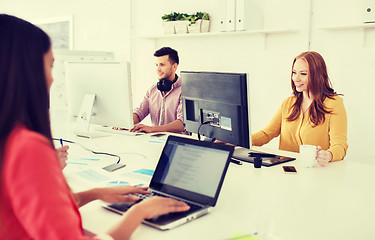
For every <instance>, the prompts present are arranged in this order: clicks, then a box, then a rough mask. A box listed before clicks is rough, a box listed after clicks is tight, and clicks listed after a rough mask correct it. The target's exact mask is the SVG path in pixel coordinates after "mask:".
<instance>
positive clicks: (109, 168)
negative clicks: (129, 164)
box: [103, 163, 126, 172]
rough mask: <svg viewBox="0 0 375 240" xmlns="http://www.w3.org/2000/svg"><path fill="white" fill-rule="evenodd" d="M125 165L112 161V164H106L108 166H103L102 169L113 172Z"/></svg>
mask: <svg viewBox="0 0 375 240" xmlns="http://www.w3.org/2000/svg"><path fill="white" fill-rule="evenodd" d="M125 166H126V164H122V163H114V164H111V165H108V166H106V167H104V168H103V169H104V170H107V171H108V172H113V171H116V170H118V169H120V168H123V167H125Z"/></svg>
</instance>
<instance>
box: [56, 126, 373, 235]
mask: <svg viewBox="0 0 375 240" xmlns="http://www.w3.org/2000/svg"><path fill="white" fill-rule="evenodd" d="M59 129H60V130H59ZM65 130H66V129H65ZM65 130H64V128H58V129H57V130H56V128H55V130H54V136H55V137H60V136H57V135H56V134H59V133H58V131H65ZM61 134H63V133H61ZM69 136H70V137H71V135H69V134H67V135H65V136H64V137H69ZM75 140H77V138H75ZM80 141H81V142H83V143H85V144H87V146H88V145H90V144H93V143H94V144H95V145H96V146H100V147H101V148H107V149H108V150H107V151H108V152H111V151H114V152H116V151H121V152H140V153H142V154H144V155H145V156H146V158H142V157H139V156H137V155H134V158H130V159H126V160H125V161H126V163H127V167H126V168H124V169H123V170H121V171H126V170H129V169H136V168H143V167H144V168H149V169H153V168H155V166H156V163H157V160H158V158H159V154H160V152H161V149H162V146H163V144H161V143H159V144H158V143H152V142H149V141H150V137H149V136H137V137H127V136H118V135H116V136H113V137H109V138H101V139H99V138H98V139H94V140H92V141H91V142H90V141H89V140H87V139H86V140H82V139H81V140H80ZM74 154H75V153H74V149H72V152H70V155H71V156H74ZM79 154H82V153H79ZM129 156H130V155H129ZM103 164H104V165H106V164H108V162H106V163H103ZM284 165H294V166H295V167H296V168H297V171H298V173H297V174H295V175H291V174H285V173H284V172H283V170H282V167H281V166H282V165H277V166H273V167H269V168H267V167H262V168H260V169H255V168H254V167H253V165H252V164H247V163H245V164H244V165H235V164H230V167H229V169H228V172H227V175H226V178H225V181H224V184H223V187H222V190H221V194H220V197H219V200H218V203H217V205H216V207H215V208H214V211H213V212H212V213H210V214H208V215H206V216H203V217H201V218H199V219H197V220H195V221H192V222H190V223H188V224H185V225H182V226H180V227H178V228H176V229H173V230H169V231H164V232H163V231H159V230H156V229H153V228H151V227H148V226H146V225H141V226H140V227H139V228H138V229H137V230H136V231H135V232H134V234H133V235H132V239H229V238H231V237H233V236H234V235H235V234H236V233H237V232H240V233H244V234H248V233H253V232H268V238H263V239H280V240H281V239H282V240H294V239H295V240H301V239H303V240H309V239H311V240H312V239H314V240H316V239H320V240H321V239H329V240H336V239H340V240H342V239H348V240H352V239H361V240H362V239H375V227H374V226H373V225H374V217H375V205H374V204H375V190H374V184H375V165H367V164H364V163H357V162H351V161H349V160H344V161H340V162H335V163H331V164H329V166H328V167H324V168H302V167H300V165H299V162H298V160H297V161H293V162H289V163H286V164H284ZM119 171H120V170H119ZM67 174H69V173H67ZM73 185H74V183H73ZM73 189H76V188H75V187H74V186H73ZM101 204H102V203H101V202H100V201H95V202H92V203H89V204H88V205H86V206H84V207H82V208H81V209H80V211H81V214H82V219H83V226H84V228H86V229H88V230H90V231H92V232H95V233H100V232H104V231H106V230H107V229H109V228H110V227H111V226H113V225H114V224H115V223H116V222H117V221H118V220H119V218H120V216H119V215H117V214H115V213H112V212H109V211H107V210H105V209H103V208H102V207H101Z"/></svg>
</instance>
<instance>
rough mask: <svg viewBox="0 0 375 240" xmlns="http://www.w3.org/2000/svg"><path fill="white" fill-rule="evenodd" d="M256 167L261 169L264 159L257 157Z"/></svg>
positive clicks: (255, 160)
mask: <svg viewBox="0 0 375 240" xmlns="http://www.w3.org/2000/svg"><path fill="white" fill-rule="evenodd" d="M254 167H255V168H261V167H262V158H261V157H259V156H257V157H255V159H254Z"/></svg>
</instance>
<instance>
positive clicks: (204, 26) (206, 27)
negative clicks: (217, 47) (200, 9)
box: [197, 19, 210, 32]
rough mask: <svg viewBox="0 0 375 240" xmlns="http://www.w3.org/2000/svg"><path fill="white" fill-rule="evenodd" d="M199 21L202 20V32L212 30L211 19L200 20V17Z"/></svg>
mask: <svg viewBox="0 0 375 240" xmlns="http://www.w3.org/2000/svg"><path fill="white" fill-rule="evenodd" d="M198 21H202V25H201V32H209V31H210V20H200V19H199V20H198ZM198 21H197V22H198Z"/></svg>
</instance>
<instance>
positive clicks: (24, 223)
mask: <svg viewBox="0 0 375 240" xmlns="http://www.w3.org/2000/svg"><path fill="white" fill-rule="evenodd" d="M0 36H1V37H0V178H1V181H0V186H1V187H0V206H1V208H0V239H88V238H89V237H86V236H84V234H83V229H82V223H81V217H80V214H79V211H78V207H79V206H82V205H84V204H86V203H88V202H90V201H93V200H95V199H101V200H104V201H107V202H123V201H136V200H138V198H137V197H134V196H128V194H131V193H147V191H146V188H141V187H132V186H123V187H117V188H116V187H115V188H96V189H92V190H88V191H85V192H81V193H77V194H72V193H71V191H70V189H69V187H68V185H67V183H66V181H65V179H64V176H63V174H62V170H61V165H60V163H59V160H58V157H57V154H56V151H55V150H54V148H53V142H52V138H51V129H50V125H49V124H50V122H49V96H48V95H49V88H50V86H51V84H52V82H53V79H52V73H51V70H52V65H53V61H54V59H53V54H52V50H51V43H50V39H49V37H48V36H47V34H46V33H44V32H43V31H42V30H41V29H39V28H37V27H36V26H34V25H32V24H30V23H28V22H26V21H24V20H22V19H19V18H16V17H13V16H9V15H5V14H0ZM188 209H189V207H188V206H187V205H186V204H185V203H182V202H179V201H176V200H173V199H168V198H159V197H157V198H150V199H148V200H144V201H142V202H140V203H139V204H137V205H135V206H133V207H132V208H130V209H129V211H128V213H127V214H126V215H124V216H123V218H122V220H121V221H120V222H119V224H117V226H115V227H113V229H111V230H110V231H109V232H108V234H107V235H104V236H103V237H105V238H106V239H112V238H113V239H128V238H129V237H130V235H131V233H132V232H133V231H134V230H135V228H136V227H137V226H138V225H139V224H140V223H141V222H142V221H143V219H146V218H153V217H156V216H158V215H162V214H166V213H169V212H177V211H186V210H188ZM97 238H99V236H97Z"/></svg>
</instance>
